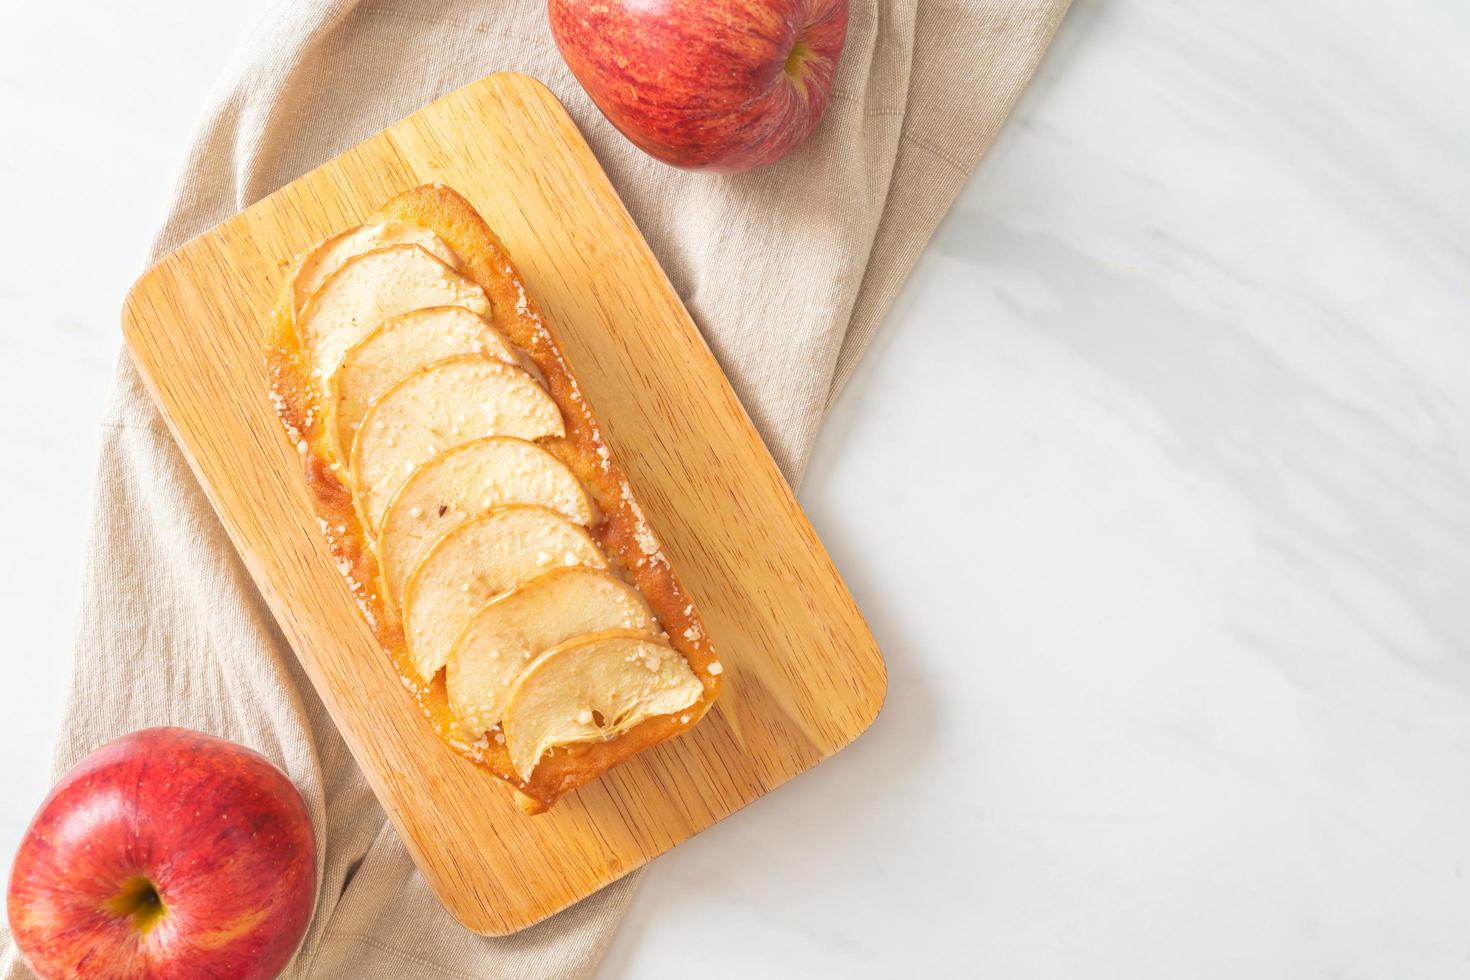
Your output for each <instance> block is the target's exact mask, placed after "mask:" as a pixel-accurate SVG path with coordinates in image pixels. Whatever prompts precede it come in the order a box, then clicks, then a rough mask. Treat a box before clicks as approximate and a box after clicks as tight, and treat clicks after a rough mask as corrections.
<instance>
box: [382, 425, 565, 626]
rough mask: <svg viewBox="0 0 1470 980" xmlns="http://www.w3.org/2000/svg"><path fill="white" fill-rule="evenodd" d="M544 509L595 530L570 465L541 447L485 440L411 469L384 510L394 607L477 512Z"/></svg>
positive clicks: (387, 581) (386, 571) (387, 578)
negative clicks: (436, 551) (431, 553)
mask: <svg viewBox="0 0 1470 980" xmlns="http://www.w3.org/2000/svg"><path fill="white" fill-rule="evenodd" d="M509 504H540V505H541V506H542V507H547V508H549V509H551V510H554V511H556V512H557V513H559V514H561V515H562V516H563V517H565V518H566V519H567V520H569V521H571V522H572V523H573V524H581V525H583V526H590V525H591V524H592V522H593V513H594V511H593V505H592V499H591V498H590V497H588V496H587V491H586V490H584V489H582V484H581V481H579V480H578V479H577V478H576V476H575V475H573V473H572V471H571V470H569V469H567V465H566V464H565V463H563V462H562V461H561V460H559V459H557V458H556V457H555V456H553V455H551V454H550V453H548V452H547V451H546V450H544V449H542V448H541V447H540V446H538V445H536V444H535V443H530V442H527V441H526V440H524V439H516V438H514V437H512V436H487V437H486V438H484V439H476V440H474V441H472V442H467V443H465V444H464V445H461V446H456V447H454V448H453V449H447V450H445V451H444V452H442V453H440V454H439V455H438V456H435V457H434V458H433V459H431V460H429V461H428V462H427V463H425V464H423V465H422V466H420V467H419V468H418V469H416V470H414V471H413V475H412V476H410V477H409V478H408V481H407V482H406V483H404V484H403V486H401V487H399V488H398V492H397V493H396V494H394V496H393V500H392V502H391V503H389V505H388V509H387V510H385V511H384V512H383V526H382V530H381V531H379V532H378V560H379V562H380V563H381V564H382V567H383V585H384V590H385V594H386V596H387V598H388V601H389V602H390V603H392V602H394V601H395V599H396V597H397V596H398V595H399V594H401V593H402V591H403V583H404V582H405V581H406V580H407V579H408V576H409V574H410V573H411V572H412V571H413V570H414V569H415V568H417V567H418V564H419V562H420V561H422V560H423V557H424V555H425V554H426V553H427V552H428V550H429V548H431V547H432V546H433V544H434V542H435V541H438V540H439V539H440V538H441V537H443V536H444V534H445V533H446V532H448V531H451V530H453V529H454V528H455V527H456V526H457V525H458V524H460V523H461V522H463V521H464V520H466V519H467V518H469V517H472V516H474V515H475V514H480V513H484V512H485V511H487V510H494V509H496V508H497V507H505V506H507V505H509Z"/></svg>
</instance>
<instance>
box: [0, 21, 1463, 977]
mask: <svg viewBox="0 0 1470 980" xmlns="http://www.w3.org/2000/svg"><path fill="white" fill-rule="evenodd" d="M259 2H260V0H253V2H252V3H247V4H244V5H239V6H233V5H213V6H211V7H210V10H209V13H208V15H207V21H208V22H207V23H205V22H204V21H205V20H206V18H205V16H203V15H201V14H200V13H199V11H200V8H199V7H198V6H197V5H196V4H190V3H184V2H182V0H150V2H146V3H134V4H130V5H127V6H126V7H119V6H118V5H115V4H108V3H101V2H97V0H92V2H87V3H80V2H79V3H76V4H51V5H44V4H28V5H24V6H23V7H21V6H19V5H17V7H15V8H12V12H10V13H8V14H7V29H6V30H5V31H4V32H0V115H3V118H4V120H5V136H4V138H0V174H3V175H4V177H5V178H6V180H7V183H8V184H9V185H10V188H11V193H10V194H8V195H7V213H8V216H9V218H10V221H11V229H12V234H10V235H7V236H5V239H4V243H3V244H0V257H3V262H0V466H3V470H0V472H3V476H4V484H3V487H4V489H3V497H0V504H3V506H0V544H3V547H0V555H3V558H0V603H3V605H0V615H3V617H4V618H3V621H4V622H5V623H6V625H7V627H8V630H9V638H8V640H7V646H8V648H9V652H8V653H7V654H6V658H7V659H6V662H7V664H8V665H9V667H10V671H9V672H8V674H7V676H9V677H11V678H12V683H11V684H9V685H5V686H3V687H0V711H3V712H4V717H5V719H6V728H5V730H6V732H7V733H8V737H7V738H6V739H4V740H3V742H0V775H3V777H4V780H5V783H6V787H7V792H5V793H4V794H0V851H4V852H6V853H9V851H10V850H11V849H13V847H14V844H15V842H16V840H17V839H18V836H19V833H20V831H21V829H22V827H23V825H24V822H25V820H26V819H27V817H28V815H29V811H30V810H31V808H32V807H33V806H34V804H35V803H36V801H37V800H39V798H40V796H41V795H42V793H43V792H44V786H45V759H46V754H47V747H48V745H49V742H50V739H51V737H52V734H53V732H54V728H55V725H56V724H57V722H58V719H59V717H60V707H61V706H60V691H61V689H62V683H63V678H64V676H65V672H66V670H67V662H68V658H69V647H70V641H71V630H72V618H73V614H74V609H75V604H76V595H77V583H78V578H79V574H80V556H81V549H82V541H83V527H84V520H85V515H86V512H87V501H88V499H89V482H90V474H91V471H92V456H93V451H94V446H95V442H96V435H95V429H96V422H97V419H98V416H99V413H100V410H101V406H102V400H103V397H104V391H105V388H106V385H107V379H108V376H109V369H110V365H111V362H112V359H113V357H114V354H115V350H116V346H117V339H118V335H117V327H116V312H117V307H118V303H119V300H120V298H121V296H122V293H123V290H124V288H125V287H126V284H127V283H128V282H129V281H130V280H131V279H132V277H133V276H134V275H135V274H136V272H137V271H138V270H139V268H140V265H141V262H142V259H143V255H144V252H145V249H146V245H147V242H148V239H149V237H150V234H151V229H152V226H153V224H154V223H155V222H156V221H157V219H158V217H159V215H160V213H161V211H162V208H163V205H164V202H165V200H166V198H167V194H168V190H169V186H170V183H171V179H172V174H173V173H174V172H175V171H176V169H177V167H178V164H179V162H180V160H181V155H182V152H183V149H184V147H185V145H186V142H187V138H188V135H189V133H190V131H191V128H192V125H193V122H194V119H193V117H194V114H195V113H197V112H198V111H199V109H200V108H201V107H202V106H203V104H204V98H205V96H204V89H205V87H207V85H208V83H209V80H210V79H211V78H212V76H213V72H214V69H215V66H216V65H217V64H218V62H219V61H220V59H221V57H222V56H223V55H224V53H225V52H226V51H227V50H228V48H229V46H230V44H231V42H232V38H233V36H234V35H235V34H236V33H237V31H238V30H239V27H240V25H241V24H242V23H243V22H244V21H245V20H246V19H247V18H248V17H249V16H250V15H251V12H252V9H253V8H254V7H255V6H258V4H259ZM1412 7H1413V9H1412V12H1411V11H1410V9H1409V7H1408V6H1407V5H1406V6H1404V7H1401V8H1396V9H1395V11H1394V12H1393V13H1392V14H1391V15H1390V14H1389V13H1387V12H1386V8H1385V7H1384V6H1383V5H1381V4H1371V3H1366V2H1361V0H1354V2H1343V0H1333V2H1329V0H1306V2H1302V3H1297V4H1268V3H1258V4H1229V5H1227V4H1220V3H1209V2H1205V0H1193V2H1186V3H1175V4H1159V3H1152V2H1144V0H1114V2H1106V3H1104V2H1079V4H1078V6H1077V7H1076V9H1074V10H1073V12H1072V13H1071V14H1070V15H1069V17H1068V20H1067V22H1066V23H1065V24H1064V25H1063V28H1062V31H1061V34H1060V35H1059V37H1058V39H1057V43H1056V45H1055V47H1054V49H1053V50H1052V51H1051V53H1050V54H1049V56H1048V58H1047V60H1046V62H1045V64H1044V66H1043V68H1042V71H1041V73H1040V75H1039V76H1038V79H1037V81H1036V82H1035V84H1034V85H1033V86H1032V88H1031V89H1030V91H1029V92H1028V93H1027V95H1026V96H1025V98H1024V100H1023V102H1022V104H1021V105H1020V107H1019V108H1018V110H1017V113H1016V115H1015V116H1014V118H1013V119H1012V120H1011V122H1010V123H1009V125H1008V126H1007V128H1006V130H1005V132H1004V133H1003V134H1002V136H1001V138H1000V140H999V142H998V143H997V144H996V146H995V147H994V149H993V150H992V152H991V153H990V155H989V156H988V157H987V159H986V160H985V161H984V162H983V163H982V165H981V166H980V167H979V169H978V170H977V172H976V174H975V175H974V177H973V178H972V180H971V181H970V184H969V186H968V187H967V188H966V190H965V192H964V194H963V195H962V196H961V198H960V200H959V202H958V203H957V204H956V206H955V209H954V211H953V213H952V214H951V215H950V217H949V219H948V220H947V221H946V222H945V224H944V226H943V228H942V229H941V231H940V233H939V234H938V236H937V237H936V238H935V241H934V243H933V245H932V246H931V247H930V249H929V251H928V253H927V254H926V256H925V257H924V259H923V261H922V262H921V263H920V265H919V268H918V269H917V270H916V272H915V274H914V278H913V281H912V283H911V285H910V287H909V288H908V290H907V291H906V293H905V294H904V296H903V299H902V300H901V302H900V303H899V305H898V308H897V309H896V310H895V312H894V313H893V315H892V316H891V317H890V318H889V322H888V323H887V324H886V326H885V329H884V331H883V332H882V334H881V335H880V337H879V339H878V341H877V343H876V345H875V346H874V348H873V350H872V351H871V353H870V354H869V356H868V357H867V359H866V360H865V362H864V364H863V367H862V369H861V370H860V372H859V374H858V376H857V377H856V379H855V380H854V381H853V383H852V385H851V386H850V387H849V388H848V390H847V392H846V393H845V394H844V396H843V397H842V400H841V402H840V404H839V405H838V407H837V410H836V412H835V413H834V414H833V416H832V418H831V420H830V422H829V424H828V427H827V429H826V430H825V432H824V435H823V438H822V443H821V446H820V448H819V451H818V454H817V458H816V461H815V462H814V464H813V466H812V469H811V472H810V475H809V477H808V479H807V482H806V485H805V487H804V488H803V491H802V497H803V500H804V502H805V504H806V505H807V507H808V509H809V511H810V513H811V515H812V518H813V520H814V522H815V523H816V525H817V527H818V529H819V530H820V531H821V532H822V535H823V537H824V539H825V540H826V542H827V544H828V546H829V548H830V549H831V551H832V553H833V555H834V557H835V558H836V560H837V562H838V564H839V566H840V567H841V568H842V569H843V571H844V573H845V574H846V575H847V577H848V581H849V583H850V584H851V586H852V588H853V591H854V592H855V593H856V595H857V597H858V600H859V602H860V604H861V605H862V607H863V609H864V610H865V611H866V613H867V614H868V617H869V619H870V621H871V623H872V625H873V628H874V630H875V631H876V633H877V634H878V637H879V640H880V641H881V642H882V644H883V646H884V649H885V651H886V653H887V657H888V661H889V670H890V679H891V687H890V693H889V697H888V703H887V706H886V708H885V710H884V713H883V715H882V716H881V717H880V719H879V720H878V722H877V724H876V725H875V726H874V728H873V730H872V732H871V733H870V734H869V735H867V736H865V737H864V738H863V739H861V740H860V741H859V742H858V743H857V744H855V745H854V746H853V747H852V748H850V749H849V750H847V751H845V752H844V753H842V754H841V755H840V756H838V757H836V758H835V759H833V760H832V761H830V762H829V763H827V764H825V765H823V766H821V767H819V768H818V769H817V770H816V771H814V772H813V773H811V774H809V775H807V776H805V777H803V778H801V779H799V780H797V781H796V782H794V783H793V784H791V785H790V786H788V787H786V788H785V789H783V790H781V791H780V792H779V793H776V794H774V795H773V796H771V797H769V798H768V799H766V800H763V801H761V802H760V803H758V804H756V805H754V806H752V807H750V808H748V809H747V810H745V811H743V812H741V813H740V814H737V815H736V816H734V817H732V818H731V819H729V820H727V821H725V822H724V823H723V824H721V825H719V826H717V827H716V828H714V829H712V830H711V831H709V832H707V833H705V834H703V835H702V836H700V837H699V838H696V839H695V840H694V841H691V842H690V843H688V844H686V845H684V846H681V847H680V848H678V849H677V850H676V851H674V852H673V853H672V854H670V855H668V856H666V857H665V858H663V859H661V860H660V861H658V862H657V863H656V864H655V865H654V867H653V868H652V869H651V871H650V872H649V874H648V875H647V876H646V877H645V884H644V886H643V888H642V890H641V891H640V893H639V895H638V897H637V899H636V901H635V904H634V907H633V909H632V912H631V914H630V916H629V918H628V920H627V922H626V923H625V925H624V927H623V928H622V930H621V931H620V932H619V934H618V936H617V938H616V940H615V941H614V943H613V946H612V948H611V950H610V951H609V953H608V956H607V959H606V960H605V962H604V965H603V969H602V971H601V972H602V974H603V975H604V976H606V977H623V976H636V977H674V976H683V975H687V973H688V972H689V970H690V969H691V968H692V967H693V966H694V965H695V964H698V972H699V973H700V974H702V975H705V976H711V977H740V976H760V977H786V976H790V977H801V976H828V975H841V976H863V977H867V976H871V977H893V976H900V975H909V974H912V975H916V976H927V977H951V976H986V977H991V978H1053V977H1055V978H1068V980H1070V978H1074V977H1089V978H1098V977H1103V978H1110V977H1117V978H1128V980H1153V978H1159V980H1174V978H1178V977H1191V978H1225V977H1231V978H1234V977H1248V978H1252V980H1262V978H1278V977H1280V978H1288V977H1289V978H1304V977H1321V978H1329V977H1331V978H1353V980H1362V978H1385V980H1391V978H1404V977H1412V978H1415V980H1437V978H1462V977H1465V976H1466V975H1470V928H1467V922H1470V608H1467V607H1470V533H1467V525H1470V383H1467V382H1470V191H1467V187H1470V184H1467V180H1466V175H1467V173H1470V67H1467V66H1470V60H1467V59H1466V58H1465V56H1464V47H1465V43H1466V41H1467V40H1470V8H1467V7H1466V6H1465V4H1463V3H1462V2H1460V0H1443V2H1439V3H1429V2H1425V3H1420V4H1415V5H1412ZM17 21H19V29H17V28H16V23H17ZM41 181H44V183H41ZM84 217H85V218H86V220H89V221H90V222H91V223H90V227H91V229H92V231H93V233H94V234H95V235H96V236H97V238H96V241H95V242H94V244H93V245H92V247H91V248H89V250H88V255H87V257H86V261H85V262H83V263H82V264H80V265H76V264H65V263H62V262H59V261H55V257H56V256H58V255H60V254H62V253H63V252H65V251H68V250H69V249H71V248H72V246H73V241H74V240H73V238H72V234H73V227H72V226H71V225H70V224H69V223H70V222H72V221H76V220H81V219H83V218H84ZM22 679H23V680H24V681H25V683H24V684H21V683H15V681H18V680H22Z"/></svg>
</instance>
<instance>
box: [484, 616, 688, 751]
mask: <svg viewBox="0 0 1470 980" xmlns="http://www.w3.org/2000/svg"><path fill="white" fill-rule="evenodd" d="M703 695H704V686H703V685H702V684H701V683H700V681H699V678H698V677H697V676H695V674H694V671H693V670H692V669H691V668H690V666H689V664H688V663H687V662H686V661H685V660H684V658H683V657H682V656H680V655H679V654H678V653H677V652H676V651H675V650H673V649H672V648H671V647H669V646H668V644H666V643H664V642H662V641H661V640H657V639H654V638H653V637H650V636H648V635H646V634H642V633H636V632H630V631H626V630H606V631H603V632H599V633H592V634H590V635H588V636H581V637H577V638H576V639H572V640H568V641H566V642H565V643H562V644H560V645H558V646H554V647H552V648H551V649H550V650H547V651H546V652H545V653H543V654H542V655H541V656H540V657H538V658H536V659H535V660H534V661H532V662H531V665H530V666H529V667H527V668H526V670H525V671H524V672H523V673H522V674H521V676H520V678H519V679H518V680H517V681H516V682H515V683H514V684H513V685H511V689H510V692H509V694H508V695H507V696H506V700H505V717H504V719H503V721H502V723H501V729H502V730H503V732H504V734H505V742H506V747H507V749H508V750H509V752H510V761H511V765H512V766H513V767H514V768H515V771H516V774H517V775H519V776H520V777H521V778H522V779H529V778H530V777H531V773H532V772H533V771H534V770H535V768H536V765H537V764H538V763H539V762H540V761H541V759H542V757H543V756H545V755H546V753H547V752H550V751H551V750H552V749H556V748H560V747H563V746H568V745H577V744H579V743H584V742H595V741H603V740H607V739H611V738H614V737H616V736H618V735H621V734H622V733H623V732H626V731H628V730H629V729H631V728H633V727H635V726H637V725H639V724H641V723H643V722H645V721H647V720H648V719H650V718H656V717H659V716H660V715H669V714H673V713H674V712H676V711H683V710H684V709H685V708H688V707H689V706H690V705H692V704H694V703H695V702H697V701H698V700H699V699H700V698H701V697H702V696H703Z"/></svg>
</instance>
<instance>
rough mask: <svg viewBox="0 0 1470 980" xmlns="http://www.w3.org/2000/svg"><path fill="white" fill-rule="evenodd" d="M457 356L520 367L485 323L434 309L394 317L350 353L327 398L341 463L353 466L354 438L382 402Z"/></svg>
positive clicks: (459, 311) (457, 310) (460, 311)
mask: <svg viewBox="0 0 1470 980" xmlns="http://www.w3.org/2000/svg"><path fill="white" fill-rule="evenodd" d="M456 354H480V355H483V356H484V357H488V358H491V359H492V360H496V361H500V362H502V363H504V364H509V365H511V366H512V367H520V366H521V359H520V357H519V356H518V355H517V353H516V351H515V348H514V347H512V346H511V345H510V343H509V341H507V340H506V339H505V338H504V337H502V336H500V334H499V333H498V332H496V330H495V328H493V327H491V326H490V322H489V321H488V320H486V319H485V318H484V317H482V316H477V315H476V314H474V313H471V312H470V311H469V310H467V309H465V308H464V307H462V306H433V307H430V308H429V309H426V310H414V311H413V312H412V313H405V314H403V315H402V316H395V317H393V318H392V319H390V320H385V321H383V322H382V323H380V324H378V326H377V328H376V329H375V330H373V332H372V333H370V334H368V335H367V336H366V337H364V338H362V339H361V340H359V341H358V342H357V343H355V344H353V345H352V346H351V347H350V348H348V350H347V353H346V354H344V355H343V356H342V364H341V365H340V366H339V367H338V368H337V373H336V374H334V375H332V380H331V390H330V391H329V392H328V393H327V405H328V406H329V408H330V410H331V414H332V431H333V436H334V438H335V439H336V442H335V444H334V446H333V448H334V449H335V450H336V453H337V458H338V459H340V460H341V461H342V462H344V463H346V462H349V461H350V458H351V455H352V438H353V436H354V435H355V434H356V433H357V429H358V426H359V425H361V424H362V417H363V416H364V415H366V414H367V410H368V407H369V406H370V405H372V403H373V402H374V401H375V400H376V399H377V398H378V396H380V395H381V394H383V392H385V391H387V390H388V389H389V388H391V387H393V386H394V385H395V384H397V383H398V382H399V381H402V380H403V379H404V378H406V377H408V376H409V375H410V374H412V373H413V372H415V371H417V370H418V369H419V368H423V367H427V366H428V365H430V364H433V363H434V362H435V361H442V360H443V359H444V358H446V357H453V356H455V355H456Z"/></svg>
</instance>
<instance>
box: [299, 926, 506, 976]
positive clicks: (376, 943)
mask: <svg viewBox="0 0 1470 980" xmlns="http://www.w3.org/2000/svg"><path fill="white" fill-rule="evenodd" d="M329 940H345V941H347V942H357V943H364V944H366V945H368V946H372V947H374V948H375V949H380V950H382V951H383V952H385V953H392V954H393V955H394V956H397V957H400V958H402V959H405V960H408V961H409V962H410V963H417V964H418V965H419V966H424V967H428V968H429V969H431V970H437V971H439V973H440V975H442V976H446V977H454V978H455V980H480V978H479V977H476V976H475V975H474V974H472V973H465V972H464V971H463V970H456V969H454V968H453V967H448V966H444V965H443V964H441V963H435V962H434V961H433V960H427V959H424V958H423V957H422V956H416V955H414V954H413V953H409V952H406V951H404V950H401V949H399V948H398V947H397V946H392V945H389V944H388V943H385V942H383V941H382V940H381V939H374V938H373V937H372V936H363V935H359V934H358V933H353V932H332V931H331V930H327V931H325V932H323V933H322V941H321V942H319V943H317V948H316V952H317V953H320V952H321V948H322V946H324V945H326V943H327V942H328V941H329ZM316 958H317V957H316V955H315V954H314V955H313V956H312V962H313V963H315V962H316Z"/></svg>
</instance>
